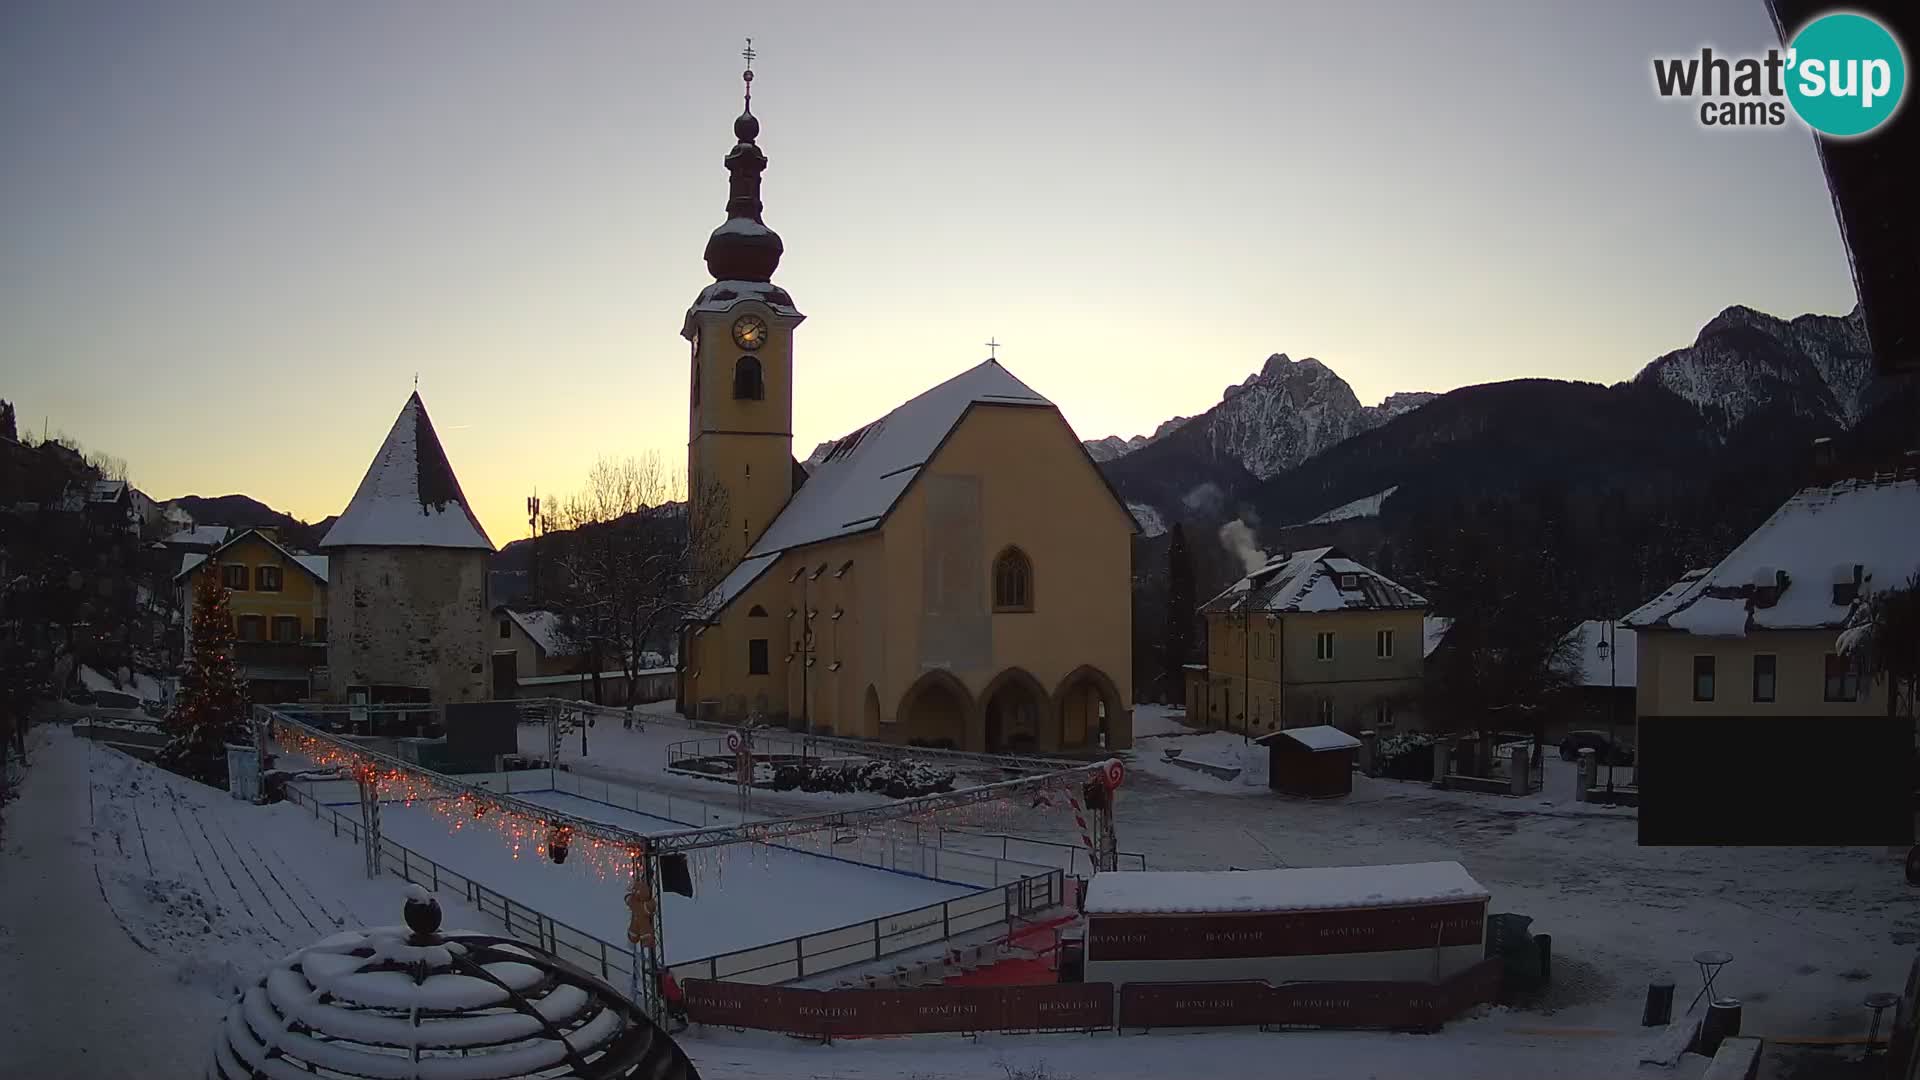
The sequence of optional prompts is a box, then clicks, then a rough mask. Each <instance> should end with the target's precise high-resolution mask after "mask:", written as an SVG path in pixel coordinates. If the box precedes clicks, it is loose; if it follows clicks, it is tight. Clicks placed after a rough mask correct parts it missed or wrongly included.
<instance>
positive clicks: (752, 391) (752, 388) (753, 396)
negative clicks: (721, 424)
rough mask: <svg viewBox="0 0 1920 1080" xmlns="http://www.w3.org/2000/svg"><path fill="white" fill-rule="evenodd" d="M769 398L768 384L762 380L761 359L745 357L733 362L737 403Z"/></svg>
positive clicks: (734, 390)
mask: <svg viewBox="0 0 1920 1080" xmlns="http://www.w3.org/2000/svg"><path fill="white" fill-rule="evenodd" d="M766 396H767V387H766V384H765V383H764V382H763V381H762V380H761V378H760V358H759V357H757V356H743V357H741V358H740V359H738V360H735V361H734V362H733V397H734V400H735V401H760V400H762V399H764V398H765V397H766Z"/></svg>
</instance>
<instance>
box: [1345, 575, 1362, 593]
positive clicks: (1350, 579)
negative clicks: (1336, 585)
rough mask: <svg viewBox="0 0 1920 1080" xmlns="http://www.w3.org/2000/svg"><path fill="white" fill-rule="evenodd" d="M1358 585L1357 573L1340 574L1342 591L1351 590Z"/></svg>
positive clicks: (1358, 577) (1358, 576)
mask: <svg viewBox="0 0 1920 1080" xmlns="http://www.w3.org/2000/svg"><path fill="white" fill-rule="evenodd" d="M1359 587H1360V575H1359V574H1341V575H1340V589H1341V591H1342V592H1351V591H1353V590H1354V589H1357V588H1359Z"/></svg>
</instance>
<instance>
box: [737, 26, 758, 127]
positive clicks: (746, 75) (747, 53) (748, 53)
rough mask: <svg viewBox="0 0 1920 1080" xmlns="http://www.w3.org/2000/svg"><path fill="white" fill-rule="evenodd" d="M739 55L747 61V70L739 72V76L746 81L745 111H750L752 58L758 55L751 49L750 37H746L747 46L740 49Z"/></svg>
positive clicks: (751, 105)
mask: <svg viewBox="0 0 1920 1080" xmlns="http://www.w3.org/2000/svg"><path fill="white" fill-rule="evenodd" d="M740 55H741V56H742V57H744V58H745V59H746V61H747V70H745V71H743V72H741V73H740V77H741V78H743V79H745V80H746V81H747V111H749V112H751V111H753V58H754V57H756V56H758V55H760V54H759V53H756V52H754V51H753V39H752V38H748V39H747V47H746V48H744V49H741V50H740Z"/></svg>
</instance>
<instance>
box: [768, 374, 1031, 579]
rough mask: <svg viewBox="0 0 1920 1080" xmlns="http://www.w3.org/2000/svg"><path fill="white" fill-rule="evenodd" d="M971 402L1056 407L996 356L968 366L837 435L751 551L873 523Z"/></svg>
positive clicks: (882, 516)
mask: <svg viewBox="0 0 1920 1080" xmlns="http://www.w3.org/2000/svg"><path fill="white" fill-rule="evenodd" d="M976 404H1003V405H1036V406H1044V407H1046V408H1052V407H1053V403H1052V402H1050V401H1048V400H1047V399H1046V398H1044V397H1041V396H1040V395H1039V394H1037V393H1035V392H1034V391H1033V390H1031V389H1030V388H1028V386H1027V385H1026V384H1025V383H1023V382H1021V381H1020V380H1019V379H1016V378H1014V377H1013V375H1012V373H1010V372H1008V371H1007V369H1006V368H1003V367H1001V366H1000V364H999V362H998V361H994V360H986V361H983V362H981V363H979V364H977V365H975V366H974V367H971V368H968V369H967V370H966V371H963V372H961V373H960V374H958V375H955V376H954V377H953V378H951V379H948V380H947V381H946V382H943V383H941V384H940V385H938V386H936V387H934V388H933V389H931V390H928V391H927V392H925V393H923V394H921V395H920V396H918V397H916V398H913V399H911V400H909V401H907V402H906V403H905V404H903V405H901V406H900V407H898V408H896V409H894V410H893V411H892V412H890V413H888V414H887V415H885V416H883V417H881V418H880V419H878V420H875V421H874V422H873V423H871V424H868V425H867V426H866V427H863V428H861V429H860V430H858V431H856V432H854V433H853V434H851V435H848V436H847V437H846V438H843V439H839V440H837V441H836V442H835V443H834V447H833V449H832V450H830V451H828V452H827V456H826V458H825V459H824V460H823V461H821V462H820V464H819V465H818V466H817V467H816V468H815V469H814V470H813V474H812V475H811V476H809V477H808V478H807V483H806V486H805V487H803V488H801V489H800V490H799V491H797V492H794V495H793V500H792V501H791V502H789V503H787V506H786V509H784V510H782V511H781V512H780V516H779V517H777V518H775V519H774V520H773V524H771V525H769V526H767V531H766V532H764V533H762V534H761V536H760V539H759V541H758V542H757V543H755V544H754V545H753V549H752V550H751V551H749V552H747V554H748V556H749V557H751V556H757V555H767V554H771V553H774V552H780V551H785V550H786V549H788V548H793V547H799V546H801V545H803V544H812V543H818V542H819V541H821V540H831V539H834V538H835V537H840V536H849V535H852V534H853V533H859V532H865V531H867V530H869V529H873V528H876V527H878V526H879V524H880V522H881V521H882V520H884V519H885V518H886V516H887V512H888V511H890V510H892V509H893V504H894V502H895V501H896V500H898V499H899V498H900V495H901V493H902V492H904V491H906V489H907V485H908V484H910V483H912V482H913V478H914V477H915V476H916V475H918V474H919V472H920V469H921V467H922V466H924V465H925V464H926V463H927V462H928V461H929V460H931V459H932V457H933V453H934V451H935V450H937V449H938V448H939V446H940V444H941V443H942V442H943V441H945V439H946V437H947V435H948V433H950V432H951V431H952V430H953V429H954V426H955V425H957V424H958V423H959V422H960V418H961V417H963V416H965V415H966V413H967V410H968V409H970V408H972V407H973V406H974V405H976Z"/></svg>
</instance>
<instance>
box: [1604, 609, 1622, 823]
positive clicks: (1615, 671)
mask: <svg viewBox="0 0 1920 1080" xmlns="http://www.w3.org/2000/svg"><path fill="white" fill-rule="evenodd" d="M1612 633H1613V623H1612V622H1606V623H1603V624H1601V626H1600V646H1599V653H1600V659H1602V660H1605V661H1606V662H1607V800H1608V801H1609V802H1611V801H1612V800H1613V759H1614V758H1615V757H1616V756H1618V753H1619V751H1618V749H1617V748H1616V747H1615V746H1614V738H1615V735H1614V730H1613V714H1614V713H1615V712H1616V711H1617V710H1616V709H1615V708H1614V701H1613V699H1614V698H1615V697H1616V696H1617V695H1618V693H1619V690H1620V674H1619V666H1618V665H1619V661H1618V659H1617V658H1616V657H1615V656H1614V647H1613V642H1612V641H1610V640H1609V638H1610V637H1611V635H1612Z"/></svg>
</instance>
